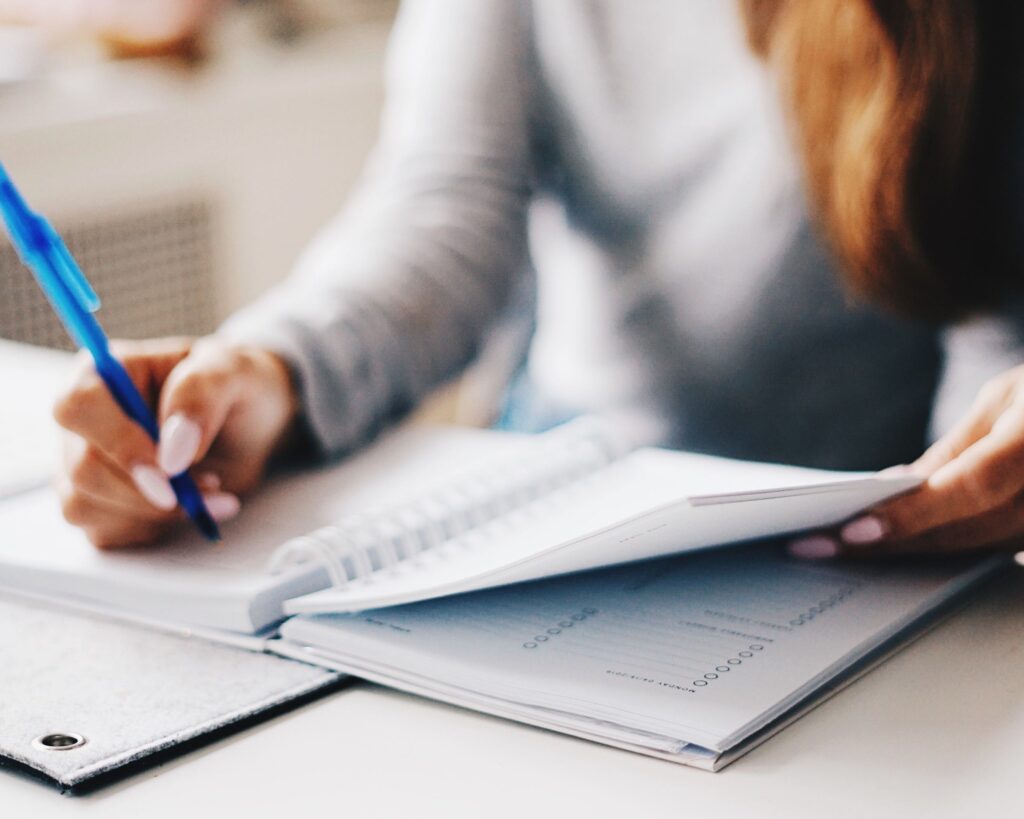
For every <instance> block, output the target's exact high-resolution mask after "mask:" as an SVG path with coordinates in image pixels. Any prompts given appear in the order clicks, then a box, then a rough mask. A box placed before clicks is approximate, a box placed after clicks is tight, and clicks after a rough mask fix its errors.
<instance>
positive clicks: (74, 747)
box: [0, 598, 342, 789]
mask: <svg viewBox="0 0 1024 819" xmlns="http://www.w3.org/2000/svg"><path fill="white" fill-rule="evenodd" d="M341 676H342V675H340V674H338V673H336V672H333V671H327V670H324V669H321V668H316V667H314V666H311V665H306V664H304V663H299V662H293V661H290V660H285V659H281V658H279V657H274V656H270V655H268V654H260V653H256V652H252V651H246V650H243V649H240V648H234V647H231V646H224V645H218V644H216V643H212V642H209V641H207V640H201V639H196V638H193V637H187V636H182V635H175V634H169V633H162V632H159V631H153V630H151V629H145V628H141V627H138V626H133V625H129V624H125V623H120V622H116V621H113V620H109V619H106V618H101V617H95V616H91V615H83V614H80V613H68V612H62V611H58V610H55V609H52V608H44V607H41V606H37V605H35V604H32V603H27V602H22V601H20V600H15V599H9V598H3V599H0V756H2V757H3V758H2V759H0V765H5V766H10V767H16V768H22V769H28V770H30V771H32V772H34V773H36V774H40V775H42V776H43V777H45V778H47V779H49V780H51V781H52V782H53V783H55V784H57V785H59V786H61V787H62V788H66V789H73V788H79V787H82V786H87V785H89V784H91V783H92V782H98V781H102V780H103V779H106V778H108V777H111V776H114V775H116V774H117V773H118V772H120V771H126V770H130V769H131V768H133V767H137V766H138V765H139V764H140V763H145V762H147V761H148V760H155V759H159V758H161V756H162V755H164V754H166V753H168V752H169V751H170V750H172V749H174V748H176V747H182V746H187V745H189V744H191V743H192V742H194V741H199V740H202V739H203V738H206V737H210V736H212V735H216V734H217V733H218V732H221V731H224V730H225V729H228V728H229V727H231V726H236V725H239V724H243V723H245V722H247V721H251V720H253V719H254V718H257V717H259V716H266V715H268V714H270V713H274V712H276V711H278V710H280V709H281V708H283V707H284V706H286V705H288V704H290V703H295V702H298V701H302V700H304V699H306V698H309V697H311V696H314V695H315V694H317V693H319V692H326V691H328V690H330V689H331V688H332V687H333V686H334V685H335V684H336V683H337V682H338V681H339V680H340V679H341Z"/></svg>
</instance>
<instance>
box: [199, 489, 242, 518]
mask: <svg viewBox="0 0 1024 819" xmlns="http://www.w3.org/2000/svg"><path fill="white" fill-rule="evenodd" d="M203 502H204V503H205V504H206V510H207V511H208V512H209V513H210V514H211V515H212V516H213V519H214V520H217V521H223V520H231V519H232V518H233V517H237V515H238V513H239V511H240V510H241V508H242V502H241V501H240V500H239V499H238V496H237V495H232V494H231V493H229V492H217V493H216V494H211V495H204V496H203Z"/></svg>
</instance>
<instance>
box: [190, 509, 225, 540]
mask: <svg viewBox="0 0 1024 819" xmlns="http://www.w3.org/2000/svg"><path fill="white" fill-rule="evenodd" d="M193 520H195V522H196V526H197V527H198V528H199V531H200V532H202V533H203V535H204V536H205V537H206V539H207V540H210V541H213V542H214V543H219V542H220V540H221V534H220V529H219V528H218V527H217V522H216V521H215V520H214V519H213V517H212V516H211V515H210V513H209V512H207V511H206V510H203V511H202V512H200V513H199V514H197V515H196V516H195V517H194V518H193Z"/></svg>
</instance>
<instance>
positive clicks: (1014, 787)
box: [0, 356, 1024, 819]
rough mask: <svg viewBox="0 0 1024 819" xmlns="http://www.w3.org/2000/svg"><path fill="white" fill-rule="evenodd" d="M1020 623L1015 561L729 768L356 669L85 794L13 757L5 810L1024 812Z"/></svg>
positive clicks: (0, 811)
mask: <svg viewBox="0 0 1024 819" xmlns="http://www.w3.org/2000/svg"><path fill="white" fill-rule="evenodd" d="M0 358H2V356H0ZM2 364H3V362H2V361H0V365H2ZM1022 636H1024V569H1020V568H1014V569H1011V570H1010V571H1008V572H1007V574H1006V575H1005V576H1003V577H1001V578H1000V579H998V580H996V581H994V582H993V583H991V584H989V585H988V586H987V587H985V588H984V589H982V590H980V591H979V592H978V593H976V594H975V595H974V596H973V597H972V598H971V600H970V602H969V603H968V604H967V605H966V606H965V607H964V608H962V609H961V610H959V611H957V612H956V613H954V614H953V615H951V616H950V617H948V618H947V619H946V620H945V621H943V622H942V623H940V624H939V625H938V626H936V627H935V628H934V629H932V630H931V631H930V632H928V633H927V634H925V635H924V636H923V637H921V639H919V640H918V641H916V642H915V643H913V644H911V645H910V646H908V647H907V648H906V649H904V650H903V651H902V652H900V653H899V654H897V655H896V656H895V657H893V658H892V659H890V660H889V661H887V662H886V663H884V664H883V665H882V666H881V667H879V668H877V669H875V670H874V671H872V672H871V673H869V674H868V675H866V676H865V677H864V678H862V679H861V680H859V681H857V682H856V683H854V684H853V685H852V686H850V687H849V688H847V689H846V690H844V691H842V692H841V693H840V694H838V695H837V696H836V697H834V698H833V699H832V700H830V701H828V702H826V703H825V704H824V705H822V706H820V707H819V708H817V709H816V710H814V711H813V712H811V713H810V714H809V715H807V716H805V717H804V718H803V719H801V720H799V721H798V722H797V723H795V724H794V725H792V726H790V727H789V728H787V729H785V730H784V731H783V732H782V733H780V734H779V735H778V736H776V737H774V738H772V739H771V740H769V741H768V742H767V743H765V744H764V745H762V746H761V747H759V748H757V749H755V750H754V751H753V752H751V753H750V754H749V755H748V756H746V757H743V758H741V759H740V760H739V761H738V762H736V763H734V764H733V765H732V766H731V767H729V768H727V769H726V770H725V771H723V772H721V773H718V774H711V773H706V772H704V771H698V770H694V769H689V768H685V767H682V766H678V765H674V764H672V763H668V762H662V761H659V760H654V759H649V758H646V757H642V756H638V755H635V754H630V753H627V752H625V751H618V750H615V749H611V748H606V747H603V746H600V745H596V744H592V743H588V742H585V741H583V740H577V739H573V738H570V737H565V736H561V735H558V734H554V733H550V732H546V731H542V730H539V729H535V728H530V727H526V726H522V725H517V724H514V723H511V722H506V721H503V720H499V719H496V718H491V717H487V716H483V715H479V714H475V713H471V712H468V711H463V710H459V709H456V708H453V707H450V706H446V705H442V704H438V703H432V702H429V701H426V700H421V699H418V698H415V697H411V696H407V695H404V694H400V693H397V692H392V691H388V690H385V689H382V688H378V687H375V686H371V685H368V684H364V683H354V684H352V685H350V686H349V687H347V688H345V689H343V690H341V691H338V692H336V693H334V694H332V695H330V696H328V697H326V698H324V699H321V700H318V701H316V702H314V703H312V704H309V705H306V706H304V707H302V708H300V709H298V710H295V711H292V712H290V713H288V714H285V715H283V716H280V717H277V718H275V719H272V720H270V721H268V722H265V723H262V724H260V725H257V726H255V727H252V728H249V729H247V730H245V731H243V732H241V733H238V734H235V735H233V736H231V737H229V738H226V739H222V740H220V741H217V742H214V743H212V744H209V745H207V746H205V747H202V748H200V749H199V750H196V751H193V752H191V753H189V754H186V755H184V756H181V757H178V758H176V759H174V760H171V761H169V762H167V763H165V764H163V765H161V766H159V767H156V768H151V769H149V770H146V771H144V772H142V773H139V774H136V775H134V776H132V777H130V778H127V779H124V780H122V781H120V782H118V783H116V784H113V785H110V786H108V787H105V788H102V789H99V790H96V791H94V792H92V793H90V794H87V795H83V796H75V797H66V796H61V795H59V793H58V792H57V791H56V790H55V789H54V788H52V787H50V786H48V785H46V784H44V783H41V782H39V781H37V780H34V779H31V778H29V777H27V776H23V775H20V774H16V773H12V772H9V771H8V772H0V815H2V816H4V817H23V816H24V817H27V816H32V817H50V816H56V817H64V816H78V815H97V816H102V817H103V819H117V817H133V819H134V818H135V817H146V819H159V817H165V816H166V817H171V816H173V817H181V816H186V815H188V814H189V813H190V812H196V811H198V815H199V816H207V815H214V814H215V813H216V814H221V815H239V814H240V812H241V811H246V812H247V813H250V814H252V815H256V816H271V815H275V816H276V815H282V813H283V811H284V810H288V811H289V813H290V814H292V815H306V814H308V813H310V812H312V811H314V810H319V811H322V810H324V809H326V808H328V807H332V806H333V807H334V809H335V810H336V812H337V814H338V815H344V816H353V817H373V816H386V817H394V816H407V815H409V816H411V815H417V816H426V817H429V816H445V817H453V816H480V815H487V816H488V817H504V816H517V817H520V816H529V815H531V814H535V815H540V816H545V817H546V816H551V815H559V814H561V815H565V816H588V817H604V816H608V817H613V816H614V817H626V816H632V815H638V816H639V815H643V814H646V815H650V816H663V815H665V816H667V815H682V814H683V813H684V812H685V814H686V815H692V816H702V815H703V816H713V817H715V819H727V818H728V817H740V816H744V817H745V816H752V815H768V816H786V817H789V818H790V819H799V818H800V817H805V816H806V817H811V816H813V817H816V818H817V817H820V816H828V817H830V818H835V817H846V816H850V817H852V816H858V817H861V816H865V815H867V816H901V817H904V816H919V815H928V816H929V817H947V816H948V817H959V816H984V815H993V816H1000V817H1013V816H1020V817H1024V794H1022V793H1021V790H1020V787H1019V783H1020V779H1021V774H1020V770H1021V765H1022V763H1024V640H1022ZM211 684H215V682H213V681H211ZM0 696H2V692H0Z"/></svg>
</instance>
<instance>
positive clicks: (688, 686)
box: [282, 544, 981, 752]
mask: <svg viewBox="0 0 1024 819" xmlns="http://www.w3.org/2000/svg"><path fill="white" fill-rule="evenodd" d="M980 572H981V569H980V568H978V567H977V565H975V566H974V567H971V566H967V565H965V564H964V563H962V562H961V563H956V564H951V563H919V564H914V565H903V566H895V565H857V564H838V563H837V564H820V563H818V564H811V563H807V562H799V561H796V560H791V559H789V558H787V557H786V556H784V554H783V553H782V552H781V550H780V548H779V547H778V545H777V544H757V545H753V546H745V547H739V548H732V549H726V550H719V551H715V552H703V553H698V554H694V555H689V556H684V557H677V558H670V559H667V560H659V561H652V562H647V563H643V564H632V565H629V566H626V567H619V568H615V569H610V570H602V571H599V572H590V573H587V574H581V575H574V576H571V577H566V578H559V579H555V580H548V581H542V582H536V583H528V584H522V585H518V586H514V587H509V588H502V589H495V590H489V591H484V592H476V593H473V594H467V595H462V596H458V597H452V598H446V599H440V600H431V601H427V602H423V603H417V604H412V605H407V606H401V607H394V608H387V609H378V610H373V611H367V612H363V613H358V614H347V615H345V614H332V615H315V616H302V617H298V618H294V619H292V620H290V621H288V622H287V623H285V625H284V627H283V629H282V634H283V636H284V637H285V638H286V640H287V641H288V642H289V643H291V644H292V645H293V646H297V647H299V646H307V647H312V648H313V649H314V655H313V656H321V657H326V658H329V659H331V660H332V661H334V662H335V663H336V667H340V668H342V669H344V670H349V671H352V672H353V673H356V674H359V675H363V676H367V677H369V678H371V679H379V680H381V681H384V682H387V683H388V684H392V685H398V686H400V687H407V688H409V689H410V690H415V691H418V692H421V693H422V692H424V691H427V692H429V691H430V690H435V691H438V692H442V691H443V692H446V694H447V696H446V697H444V698H446V699H449V700H453V701H459V700H460V699H461V700H462V701H464V702H465V703H466V704H468V705H471V706H472V707H479V708H481V710H492V711H495V712H498V713H504V714H506V715H509V714H513V715H514V714H515V712H516V710H517V709H518V710H519V711H520V712H523V709H528V710H529V711H530V712H532V713H533V714H534V715H543V721H546V723H548V724H553V725H555V726H557V725H561V726H563V727H567V728H572V729H574V730H575V731H576V732H579V731H580V728H581V724H582V722H581V721H589V722H590V724H591V731H592V732H594V731H597V732H600V733H604V734H606V735H609V736H612V737H614V738H616V739H618V741H620V742H621V741H625V740H624V737H625V736H627V735H629V736H632V737H633V740H632V741H633V742H643V743H645V744H647V745H649V746H651V747H655V748H661V749H662V750H664V749H666V748H670V747H672V743H671V742H670V741H669V740H674V741H678V742H680V743H694V744H696V745H699V746H702V747H704V748H707V749H710V750H712V751H716V752H721V751H724V750H726V749H728V748H729V747H731V746H733V745H734V744H736V743H737V742H739V741H741V740H742V739H743V738H745V737H746V736H749V735H750V734H751V733H753V732H754V731H756V730H757V729H758V728H760V727H762V726H763V725H765V724H767V723H768V722H770V721H771V720H772V719H773V718H774V717H776V716H778V715H780V714H782V713H784V712H785V711H786V710H788V709H790V708H791V707H792V706H793V705H794V704H796V703H797V702H799V701H800V700H801V699H802V698H804V697H805V696H807V695H809V694H812V693H813V692H814V691H815V690H817V689H818V688H819V687H821V686H822V685H823V684H824V683H826V682H827V681H828V680H830V679H831V678H833V677H834V676H835V675H836V674H838V673H839V672H841V671H842V670H843V669H844V668H846V667H848V666H849V665H850V664H852V663H853V662H855V661H856V660H857V659H859V658H860V657H862V656H864V655H865V654H866V653H868V652H869V651H870V650H872V649H874V648H876V647H878V646H880V645H882V644H884V643H885V642H886V641H887V640H889V639H890V638H891V637H892V636H893V635H894V634H895V633H897V632H898V631H900V630H901V629H903V628H904V627H906V626H907V625H908V624H909V623H910V622H912V621H913V620H914V619H915V618H917V617H919V616H921V615H922V614H923V613H925V612H927V611H928V610H930V609H931V608H933V607H934V606H936V605H938V604H939V603H940V602H942V601H944V600H946V599H947V598H948V597H950V596H951V595H952V594H953V593H955V592H956V591H958V590H960V589H961V588H962V587H964V586H965V585H966V584H968V583H969V582H971V581H972V580H973V579H975V578H976V577H977V576H978V574H979V573H980ZM293 656H298V655H293ZM460 692H461V693H460ZM488 702H489V703H491V706H488V705H487V704H486V703H488ZM534 721H537V720H534ZM623 732H626V733H625V734H624V733H623ZM644 735H647V737H648V739H646V740H644V739H638V737H641V738H642V737H643V736H644Z"/></svg>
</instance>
